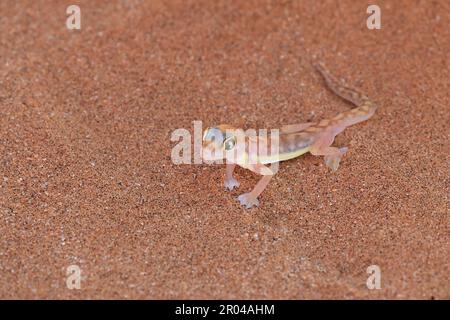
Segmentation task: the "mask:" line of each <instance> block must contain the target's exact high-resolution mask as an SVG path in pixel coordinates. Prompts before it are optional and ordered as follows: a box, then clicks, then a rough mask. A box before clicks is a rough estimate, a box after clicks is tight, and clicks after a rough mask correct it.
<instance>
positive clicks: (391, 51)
mask: <svg viewBox="0 0 450 320" xmlns="http://www.w3.org/2000/svg"><path fill="white" fill-rule="evenodd" d="M165 2H166V1H156V0H152V1H79V2H78V3H79V5H80V7H81V14H82V22H81V23H82V26H81V27H82V29H81V30H80V31H69V30H67V29H66V27H65V20H66V17H67V16H66V7H67V5H68V4H67V1H45V2H43V1H31V0H30V1H13V0H7V1H1V2H0V15H1V17H0V30H1V37H0V65H1V67H0V108H1V109H0V114H1V116H0V155H1V160H0V184H1V189H0V190H1V193H0V219H1V222H0V298H26V299H29V298H31V299H34V298H63V299H66V298H80V299H87V298H150V299H154V298H156V299H160V298H163V299H165V298H168V299H172V298H201V299H203V298H243V299H253V298H276V299H279V298H283V299H303V298H345V299H348V298H350V299H351V298H364V299H365V298H424V299H433V298H444V299H445V298H447V299H448V298H450V295H449V292H450V284H449V275H450V267H449V265H450V261H449V249H450V248H449V231H450V230H449V212H448V183H449V176H448V151H449V150H448V137H447V134H448V124H449V103H450V101H449V84H450V82H449V75H450V72H449V54H448V52H450V40H449V39H450V3H449V2H448V1H444V0H440V1H420V2H419V1H407V0H404V1H386V2H384V1H377V4H378V5H379V6H380V7H381V10H382V16H381V18H382V28H381V30H368V29H367V27H366V18H367V17H368V14H367V13H366V8H367V6H368V4H369V3H368V2H366V1H358V2H355V1H351V0H347V1H339V2H337V1H313V0H311V1H273V2H268V1H258V0H255V1H232V2H231V1H185V0H180V1H170V4H165ZM313 56H316V57H317V59H319V60H320V61H323V62H324V63H325V64H326V65H327V67H328V68H329V69H330V71H331V72H332V73H333V74H335V75H337V76H339V77H342V78H344V79H346V80H347V82H348V83H351V84H352V85H354V86H356V87H357V88H360V89H361V90H362V91H363V92H365V93H367V94H368V95H369V96H370V97H372V98H373V100H374V101H375V102H376V103H377V104H379V106H380V108H379V109H378V111H377V113H376V115H375V116H374V117H373V118H372V119H370V120H369V121H367V122H365V123H362V124H359V125H356V126H353V127H351V128H349V129H348V130H346V131H345V132H344V133H343V134H341V135H339V136H338V138H337V140H336V145H338V146H347V147H349V152H348V153H347V154H346V155H345V157H344V158H343V160H342V162H341V167H340V168H339V170H338V171H337V172H335V173H332V172H330V170H328V168H326V167H325V165H324V162H323V158H321V157H314V156H311V155H306V156H304V157H301V158H298V159H295V160H291V161H289V162H284V163H282V164H281V166H280V171H279V173H278V174H277V175H276V176H275V178H274V179H273V180H272V182H271V183H270V185H269V187H268V188H267V189H266V191H265V192H264V193H263V194H262V197H261V207H260V208H257V209H252V210H244V209H243V208H242V207H241V206H240V205H239V204H238V203H237V202H236V196H237V195H238V194H240V193H242V192H246V191H248V190H250V189H251V188H253V186H254V185H255V183H256V182H257V181H258V179H259V177H258V176H256V175H254V174H252V173H250V172H248V171H244V170H242V169H239V170H238V171H237V178H238V179H239V180H240V182H241V188H240V189H239V190H238V191H233V192H231V193H227V192H225V191H224V188H223V185H222V177H223V174H224V168H223V167H220V166H207V165H180V166H177V165H174V164H172V162H171V159H170V153H171V149H172V147H173V146H174V145H175V143H173V142H171V141H170V134H171V132H172V131H173V130H175V129H177V128H187V129H189V130H190V131H192V130H193V128H192V121H193V120H202V121H204V123H205V125H211V124H217V123H222V122H226V123H230V124H235V125H239V126H245V127H247V128H261V127H263V128H267V127H269V128H270V127H277V126H279V125H280V124H289V123H298V122H304V121H305V120H317V119H321V118H323V117H329V116H333V115H335V114H336V113H338V112H342V111H344V110H347V109H348V108H350V105H349V104H347V103H345V102H344V101H343V100H340V99H339V98H337V97H336V96H334V95H333V94H332V93H331V92H330V91H329V90H327V89H326V87H325V85H324V83H323V81H322V79H321V78H320V76H319V75H318V74H317V72H315V70H314V69H313V67H312V66H311V59H312V58H313ZM72 264H75V265H78V266H79V267H80V268H81V270H82V281H81V290H69V289H67V287H66V268H67V266H69V265H72ZM370 265H378V266H380V268H381V273H382V278H381V286H382V288H381V289H380V290H369V289H367V287H366V279H367V277H368V274H367V273H366V269H367V267H368V266H370Z"/></svg>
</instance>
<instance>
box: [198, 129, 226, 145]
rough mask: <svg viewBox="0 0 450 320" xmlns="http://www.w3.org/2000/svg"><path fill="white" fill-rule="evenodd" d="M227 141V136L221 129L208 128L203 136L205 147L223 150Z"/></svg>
mask: <svg viewBox="0 0 450 320" xmlns="http://www.w3.org/2000/svg"><path fill="white" fill-rule="evenodd" d="M224 140H225V134H224V133H223V132H222V130H220V129H219V128H207V129H206V130H205V132H204V134H203V142H204V143H205V145H212V146H215V147H216V148H221V147H222V144H223V142H224Z"/></svg>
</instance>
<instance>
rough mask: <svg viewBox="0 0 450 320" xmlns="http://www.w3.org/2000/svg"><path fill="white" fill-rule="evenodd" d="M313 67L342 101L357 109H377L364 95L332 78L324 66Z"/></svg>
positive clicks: (320, 64) (318, 64)
mask: <svg viewBox="0 0 450 320" xmlns="http://www.w3.org/2000/svg"><path fill="white" fill-rule="evenodd" d="M313 66H314V67H315V68H316V69H317V71H318V72H319V73H320V74H321V75H322V77H323V78H324V80H325V82H326V84H327V86H328V88H329V89H330V90H331V91H333V92H334V93H335V94H336V95H338V96H339V97H341V98H342V99H344V100H346V101H349V102H351V103H352V104H354V105H355V106H357V107H364V108H369V109H370V110H371V111H375V110H376V109H377V105H376V104H375V103H373V101H372V100H370V99H369V97H367V96H366V95H365V94H363V93H361V92H359V91H357V90H355V89H354V88H350V87H348V86H346V85H345V84H344V83H342V81H340V80H338V79H337V78H336V77H335V76H333V75H332V74H331V73H330V72H329V71H328V70H327V69H326V68H325V66H324V65H323V64H322V63H320V62H315V63H313Z"/></svg>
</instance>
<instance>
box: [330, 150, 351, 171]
mask: <svg viewBox="0 0 450 320" xmlns="http://www.w3.org/2000/svg"><path fill="white" fill-rule="evenodd" d="M347 151H348V148H347V147H343V148H339V152H340V155H334V154H333V155H327V156H325V164H326V165H327V167H329V168H330V169H331V170H333V171H336V170H337V169H338V168H339V163H340V162H341V158H342V156H343V155H344V154H345V153H346V152H347Z"/></svg>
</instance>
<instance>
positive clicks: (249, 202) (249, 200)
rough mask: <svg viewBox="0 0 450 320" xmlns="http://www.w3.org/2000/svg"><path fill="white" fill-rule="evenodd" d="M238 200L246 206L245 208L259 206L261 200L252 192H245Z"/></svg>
mask: <svg viewBox="0 0 450 320" xmlns="http://www.w3.org/2000/svg"><path fill="white" fill-rule="evenodd" d="M238 201H239V202H240V204H241V205H243V206H245V208H247V209H250V208H251V207H253V206H256V207H258V206H259V201H258V199H257V198H255V197H253V196H252V195H251V194H250V192H249V193H243V194H241V195H240V196H239V197H238Z"/></svg>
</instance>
